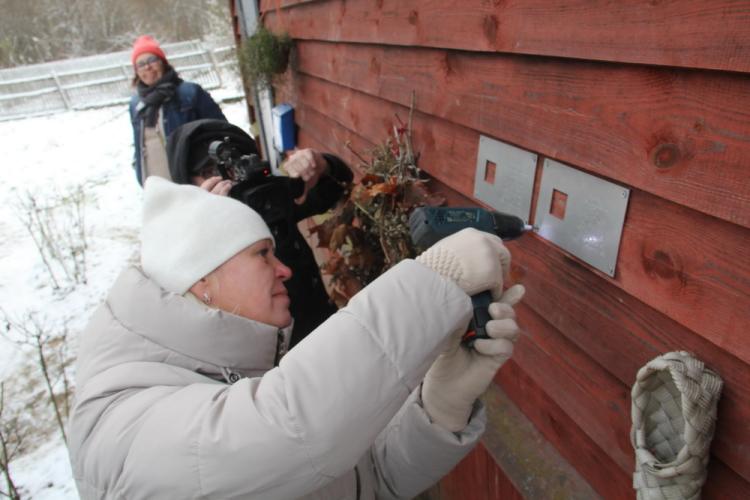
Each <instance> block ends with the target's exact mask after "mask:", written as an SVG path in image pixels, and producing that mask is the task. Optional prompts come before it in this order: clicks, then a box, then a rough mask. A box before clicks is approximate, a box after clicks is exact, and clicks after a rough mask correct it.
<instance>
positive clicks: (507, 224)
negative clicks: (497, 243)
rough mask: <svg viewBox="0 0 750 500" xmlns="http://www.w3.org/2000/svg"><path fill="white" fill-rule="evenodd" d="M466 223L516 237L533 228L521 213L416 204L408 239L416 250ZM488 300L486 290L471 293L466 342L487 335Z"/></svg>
mask: <svg viewBox="0 0 750 500" xmlns="http://www.w3.org/2000/svg"><path fill="white" fill-rule="evenodd" d="M467 227H473V228H475V229H478V230H480V231H484V232H487V233H491V234H496V235H497V236H499V237H500V238H502V239H503V240H512V239H515V238H518V237H519V236H521V235H523V234H524V233H525V232H527V231H530V230H531V229H532V226H530V225H528V224H526V223H524V221H523V220H522V219H521V218H520V217H516V216H515V215H511V214H506V213H502V212H492V211H489V210H485V209H483V208H478V207H468V208H460V207H419V208H416V209H414V211H413V212H412V213H411V216H410V217H409V232H410V235H411V240H412V243H414V246H415V247H417V248H418V249H419V250H425V249H427V248H428V247H430V246H432V245H433V244H435V243H437V242H438V241H440V240H441V239H443V238H445V237H446V236H449V235H451V234H453V233H456V232H458V231H460V230H462V229H465V228H467ZM491 302H492V294H491V293H490V292H489V291H486V292H482V293H479V294H477V295H474V296H472V297H471V303H472V306H473V307H474V315H473V317H472V320H471V323H469V329H468V330H467V332H466V334H465V335H464V337H463V342H464V343H465V344H467V345H469V346H471V345H472V344H473V343H474V340H476V339H481V338H487V331H486V329H485V325H486V324H487V322H488V321H490V320H491V319H492V317H491V316H490V313H489V306H490V303H491Z"/></svg>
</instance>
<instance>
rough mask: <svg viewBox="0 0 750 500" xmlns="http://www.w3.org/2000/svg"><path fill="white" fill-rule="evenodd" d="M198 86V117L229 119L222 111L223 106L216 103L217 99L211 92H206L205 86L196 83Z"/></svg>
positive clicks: (196, 95) (196, 108) (196, 109)
mask: <svg viewBox="0 0 750 500" xmlns="http://www.w3.org/2000/svg"><path fill="white" fill-rule="evenodd" d="M196 87H197V88H196V92H195V111H196V114H197V115H198V117H197V118H196V119H202V118H213V119H215V120H222V121H227V118H226V116H224V113H222V112H221V108H220V107H219V105H218V104H216V101H214V100H213V98H212V97H211V94H209V93H208V92H206V91H205V90H204V89H203V87H201V86H200V85H198V84H196Z"/></svg>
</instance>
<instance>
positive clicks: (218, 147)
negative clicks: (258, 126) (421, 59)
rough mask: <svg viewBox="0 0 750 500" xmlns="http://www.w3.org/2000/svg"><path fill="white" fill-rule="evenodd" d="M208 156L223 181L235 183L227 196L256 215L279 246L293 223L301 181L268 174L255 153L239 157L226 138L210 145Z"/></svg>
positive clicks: (265, 164) (301, 190)
mask: <svg viewBox="0 0 750 500" xmlns="http://www.w3.org/2000/svg"><path fill="white" fill-rule="evenodd" d="M208 156H209V157H210V158H211V159H212V160H213V161H215V162H216V167H217V168H218V170H219V173H221V177H222V178H223V179H229V180H231V181H234V182H235V183H236V184H235V185H234V186H232V189H231V190H230V191H229V196H231V197H232V198H234V199H235V200H239V201H241V202H242V203H244V204H245V205H247V206H249V207H250V208H252V209H253V210H255V211H256V212H258V213H259V214H260V216H261V217H263V220H264V221H265V222H266V224H268V227H269V228H270V229H271V234H273V237H274V239H275V240H276V246H279V245H280V244H283V242H284V240H285V239H286V238H287V237H289V235H290V234H291V232H290V230H291V227H292V225H294V224H296V222H295V220H294V200H295V198H299V197H300V196H302V194H303V193H304V192H305V183H304V181H303V180H302V179H299V178H296V179H292V178H290V177H282V176H275V175H272V173H271V166H270V164H269V163H268V162H267V161H264V160H262V159H261V158H260V157H259V156H258V155H257V154H249V155H243V154H241V152H240V150H239V149H238V147H237V145H236V144H235V143H233V142H232V140H231V139H230V138H229V137H224V139H222V140H218V141H213V142H211V143H210V144H209V145H208Z"/></svg>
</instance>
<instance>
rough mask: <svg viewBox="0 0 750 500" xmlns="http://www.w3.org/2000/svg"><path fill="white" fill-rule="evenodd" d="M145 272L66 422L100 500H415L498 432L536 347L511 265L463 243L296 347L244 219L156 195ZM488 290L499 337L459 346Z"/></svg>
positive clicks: (145, 243) (95, 342) (280, 277)
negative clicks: (528, 337)
mask: <svg viewBox="0 0 750 500" xmlns="http://www.w3.org/2000/svg"><path fill="white" fill-rule="evenodd" d="M140 238H141V254H140V265H139V266H130V267H128V268H126V269H125V270H124V271H123V272H122V273H121V275H120V276H119V277H118V278H117V280H116V282H115V284H114V285H113V288H112V290H111V291H110V292H109V294H108V296H107V298H106V299H105V302H104V303H103V304H102V305H101V307H99V308H98V309H97V311H96V312H95V313H94V315H93V317H92V318H91V321H90V322H89V324H88V326H87V327H86V328H85V330H84V331H83V332H82V333H81V334H80V337H79V340H80V346H79V352H78V361H77V369H76V387H77V388H76V395H75V400H74V404H73V407H72V410H71V416H70V420H69V424H68V429H69V434H68V435H69V443H68V445H69V451H70V459H71V464H72V468H73V475H74V477H75V480H76V484H77V487H78V490H79V493H80V495H81V498H82V499H83V500H88V499H116V498H117V499H121V498H127V499H129V500H139V499H152V498H169V499H172V498H175V499H191V498H195V499H198V498H200V499H226V498H244V499H254V498H257V499H263V500H268V499H271V500H272V499H293V498H308V499H313V498H315V499H333V498H335V499H345V500H346V499H352V500H353V499H358V500H372V499H376V498H378V499H395V498H412V497H414V496H415V495H417V494H419V493H420V492H421V491H423V490H425V489H426V488H429V487H430V486H431V485H432V484H434V483H435V482H437V481H438V480H439V479H440V478H441V477H442V476H443V475H445V474H446V473H448V472H449V471H450V470H451V469H452V468H453V467H454V466H455V465H456V464H457V463H458V462H459V461H460V460H461V459H462V458H463V457H464V456H465V455H466V454H467V453H468V452H469V451H470V450H471V449H472V448H473V447H474V445H475V444H476V443H477V442H478V440H479V438H480V436H481V434H482V432H483V430H484V427H485V422H486V416H485V410H484V407H483V404H482V403H481V401H479V400H478V399H477V398H478V397H479V396H480V395H481V394H482V393H483V392H484V391H485V390H486V388H487V387H488V385H489V384H490V383H491V381H492V379H493V377H494V375H495V373H496V371H497V370H498V368H499V367H500V366H501V365H502V364H503V363H504V362H505V361H506V360H507V359H508V358H509V357H510V355H511V354H512V351H513V342H514V341H515V339H516V337H517V336H518V334H519V329H518V325H517V324H516V322H515V320H514V317H515V316H514V313H513V307H512V306H513V305H514V304H515V303H516V302H518V300H520V298H521V296H522V295H523V288H522V286H521V285H516V286H513V287H510V288H508V289H507V290H505V291H503V280H504V276H507V275H508V270H509V266H510V253H509V252H508V250H507V249H506V248H505V247H504V245H503V243H502V241H501V240H500V239H499V238H498V237H496V236H494V235H490V234H487V233H483V232H480V231H477V230H475V229H465V230H463V231H461V232H459V233H456V234H454V235H451V236H449V237H447V238H444V239H443V240H441V241H439V242H438V243H436V244H435V245H434V246H432V247H431V248H429V249H427V250H426V251H425V252H424V253H422V254H421V255H420V256H419V257H417V258H416V259H414V260H411V259H406V260H404V261H402V262H400V263H399V264H397V265H396V266H394V267H393V268H392V269H390V270H389V271H387V272H386V273H384V274H383V275H382V276H381V277H380V278H378V279H377V280H375V281H374V282H373V283H371V284H370V285H368V286H367V287H366V288H364V289H363V290H362V291H360V292H359V293H358V294H357V295H355V296H354V297H353V298H352V299H351V300H350V302H349V304H348V305H347V306H346V307H345V308H344V309H342V310H341V311H338V312H337V313H336V314H334V315H333V316H332V317H331V318H329V319H328V320H327V321H325V322H324V323H323V324H322V325H320V327H318V328H317V329H316V330H315V331H314V332H313V333H311V334H310V335H309V336H308V337H307V338H305V340H304V341H302V342H301V343H300V344H299V345H298V346H297V347H295V348H294V349H292V350H288V351H287V344H288V338H289V324H290V322H291V315H290V313H289V297H288V295H287V293H286V289H285V287H284V286H283V282H284V280H286V279H288V278H289V275H290V270H289V268H288V267H286V266H285V265H284V264H283V263H282V262H281V261H279V259H278V258H277V256H276V255H275V254H274V240H273V236H272V234H271V230H270V229H269V228H268V226H266V224H265V223H264V222H263V220H262V218H261V217H260V216H259V215H258V214H257V213H256V212H254V211H253V210H252V209H250V208H249V207H247V206H246V205H244V204H242V203H240V202H238V201H237V200H234V199H232V198H229V197H226V196H215V195H212V194H210V193H208V192H207V191H205V190H203V189H200V188H198V187H195V186H187V185H177V184H174V183H171V182H169V181H166V180H164V179H161V178H158V177H150V178H149V179H147V180H146V184H145V189H144V204H143V227H142V230H141V235H140ZM485 290H489V291H491V293H492V296H493V298H494V301H495V302H494V303H493V304H492V305H491V306H490V308H489V313H490V315H491V317H492V319H491V320H490V321H489V322H488V323H487V324H486V331H487V333H488V335H489V338H484V339H478V340H476V341H475V343H474V345H473V347H469V346H467V345H465V344H463V343H462V342H461V337H462V335H463V334H464V332H465V331H466V328H467V324H468V322H469V319H470V317H471V315H472V305H471V300H470V296H471V295H474V294H477V293H479V292H482V291H485Z"/></svg>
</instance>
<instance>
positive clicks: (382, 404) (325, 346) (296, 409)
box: [118, 260, 471, 499]
mask: <svg viewBox="0 0 750 500" xmlns="http://www.w3.org/2000/svg"><path fill="white" fill-rule="evenodd" d="M470 314H471V303H470V300H469V297H468V296H467V295H466V294H465V293H464V292H463V291H461V290H460V289H459V288H458V287H457V286H456V285H454V284H453V283H452V282H450V281H448V280H446V279H444V278H442V277H441V276H439V275H438V274H437V273H434V272H433V271H431V270H430V269H428V268H426V267H424V266H422V265H421V264H419V263H417V262H415V261H411V260H407V261H404V262H402V263H400V264H398V265H397V266H395V267H394V268H393V269H391V270H390V271H388V272H387V273H385V274H384V275H383V276H381V277H380V278H379V279H378V280H376V281H375V282H373V283H372V284H371V285H370V286H368V287H367V288H366V289H365V290H363V291H362V292H360V293H359V294H357V295H356V296H355V297H354V298H353V299H352V300H351V301H350V303H349V305H348V306H347V307H346V308H344V309H342V310H341V311H339V312H338V313H336V314H335V315H333V316H332V317H331V318H330V319H329V320H327V321H326V322H325V323H323V324H322V325H321V326H320V327H319V328H318V329H316V330H315V331H314V332H313V333H312V334H311V335H309V336H308V337H306V338H305V340H303V341H302V342H301V343H299V344H298V345H297V346H296V347H295V348H294V349H292V350H291V351H290V352H289V353H288V354H287V355H286V356H285V357H284V358H283V359H282V361H281V363H280V365H279V366H278V367H276V368H274V369H273V370H271V371H269V372H267V373H265V374H264V375H263V376H262V377H259V378H249V379H242V380H240V381H239V382H237V383H235V384H234V385H232V386H223V385H220V386H216V385H212V384H202V385H201V384H197V385H196V384H194V385H192V386H188V387H186V388H183V389H181V390H178V391H177V392H175V393H174V394H172V395H170V396H169V397H167V398H165V399H164V400H163V401H161V402H160V403H159V404H157V405H155V406H153V407H151V408H150V409H149V410H148V414H147V415H145V416H144V421H143V423H142V425H141V426H140V429H139V431H138V434H137V436H136V437H135V439H134V441H133V443H132V446H131V447H130V450H129V451H128V455H127V457H128V458H127V459H126V461H125V465H124V468H123V472H122V475H121V477H120V486H119V488H118V491H119V492H120V493H121V494H122V495H123V496H124V497H126V498H140V497H149V496H153V494H154V493H155V492H154V491H146V492H144V491H141V489H142V488H146V487H148V488H151V487H154V488H155V487H157V485H159V484H160V485H162V487H163V488H171V491H172V492H173V493H174V496H175V498H177V497H180V498H181V496H180V495H181V494H183V492H182V491H178V489H179V488H178V487H177V486H176V485H178V484H179V485H182V486H179V487H184V488H186V490H185V492H184V493H185V494H188V496H186V497H185V498H187V497H190V498H192V497H194V496H195V497H201V498H203V497H204V496H205V497H209V498H228V497H240V496H243V495H245V496H248V497H253V498H256V497H257V498H264V499H266V498H268V499H273V498H297V497H300V496H302V495H304V494H307V493H309V492H312V491H315V490H317V489H319V488H321V487H323V486H325V485H326V484H328V483H329V482H330V481H331V480H333V479H334V478H336V477H339V476H341V475H342V474H343V473H345V472H347V471H350V470H351V469H352V468H353V467H354V466H355V465H356V464H357V462H358V460H359V459H360V458H361V457H362V456H364V455H365V454H366V453H367V452H368V450H370V448H371V447H372V445H373V443H375V440H376V438H377V437H378V435H380V434H381V432H382V431H383V429H384V428H385V427H386V426H387V425H388V423H389V422H390V421H391V420H392V418H393V416H394V415H395V414H396V413H397V412H398V411H399V409H400V408H401V407H402V405H403V403H404V401H405V400H406V398H407V397H408V396H409V394H410V393H411V392H412V391H413V390H414V389H415V388H416V387H417V386H418V385H419V383H420V382H421V380H422V378H423V377H424V374H425V373H426V371H427V369H428V368H429V366H430V364H431V362H432V361H433V360H434V358H435V357H436V356H437V354H438V353H439V351H440V348H441V344H442V342H443V340H444V339H445V338H446V337H447V336H448V335H449V334H450V333H451V332H455V331H456V330H458V329H462V328H465V327H466V324H467V323H468V319H469V317H470ZM391 440H392V438H387V437H386V441H391ZM155 446H156V449H158V453H155V452H154V450H155ZM423 448H426V446H423ZM381 449H383V450H384V449H385V448H384V447H382V446H381ZM406 453H407V450H404V451H403V456H406V455H405V454H406ZM392 466H393V465H392V464H389V465H388V466H386V467H384V468H383V470H384V471H389V470H390V469H391V468H392ZM389 474H390V472H389ZM384 475H385V472H384ZM395 487H400V486H399V485H396V486H395ZM191 488H193V489H191ZM156 496H158V495H156Z"/></svg>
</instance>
